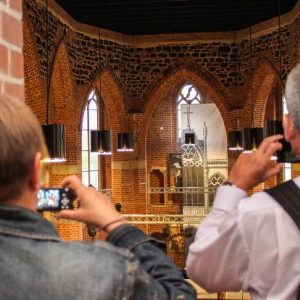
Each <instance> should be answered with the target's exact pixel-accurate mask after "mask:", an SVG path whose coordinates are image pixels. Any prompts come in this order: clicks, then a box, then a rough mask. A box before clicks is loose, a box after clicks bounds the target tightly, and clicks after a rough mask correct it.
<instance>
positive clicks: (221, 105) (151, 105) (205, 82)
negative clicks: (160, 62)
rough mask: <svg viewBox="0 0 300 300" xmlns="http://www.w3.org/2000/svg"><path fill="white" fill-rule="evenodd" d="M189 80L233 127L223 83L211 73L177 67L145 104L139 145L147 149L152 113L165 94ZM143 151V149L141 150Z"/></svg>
mask: <svg viewBox="0 0 300 300" xmlns="http://www.w3.org/2000/svg"><path fill="white" fill-rule="evenodd" d="M187 82H191V83H193V84H194V85H195V86H197V87H198V88H199V89H200V90H201V91H203V92H204V93H205V94H206V95H207V96H208V98H209V99H211V100H212V102H214V103H215V104H216V106H217V107H218V109H219V111H220V113H221V115H222V118H223V121H224V125H225V128H226V131H229V130H230V129H232V128H233V124H232V120H231V118H230V114H229V106H228V101H226V97H225V96H224V93H223V92H222V85H221V84H220V83H219V82H218V81H217V80H216V79H215V78H214V77H213V76H212V75H210V74H209V73H207V72H206V73H200V72H196V71H195V70H194V69H192V68H191V69H190V68H189V69H188V68H186V67H182V68H176V69H174V70H172V72H170V74H169V75H168V76H166V77H165V78H164V79H162V80H161V81H160V83H159V84H158V85H157V88H156V89H155V90H154V91H153V93H152V94H151V95H150V97H149V99H148V101H147V104H146V106H145V110H144V111H145V113H144V123H143V125H142V126H141V128H142V130H143V132H141V134H140V135H141V137H143V139H142V138H141V139H140V140H141V141H140V143H139V147H140V149H145V143H146V137H147V130H148V125H149V122H150V119H151V114H152V113H153V112H154V111H155V110H156V108H157V106H158V105H159V103H160V101H162V98H163V97H164V95H165V94H166V93H167V92H168V91H171V90H177V91H178V90H179V88H180V87H181V86H182V85H183V84H184V83H187ZM141 153H142V151H141Z"/></svg>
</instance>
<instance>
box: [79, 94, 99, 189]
mask: <svg viewBox="0 0 300 300" xmlns="http://www.w3.org/2000/svg"><path fill="white" fill-rule="evenodd" d="M81 125H82V126H81V128H82V130H81V142H82V151H81V161H82V171H81V176H82V181H83V183H84V184H85V185H86V186H89V185H92V186H94V187H95V188H96V189H99V156H98V155H96V154H93V153H91V151H90V149H91V148H90V147H91V145H90V131H91V130H95V129H99V101H98V96H97V94H96V91H95V90H92V91H91V92H90V94H89V95H88V99H87V103H86V105H85V107H84V112H83V118H82V124H81Z"/></svg>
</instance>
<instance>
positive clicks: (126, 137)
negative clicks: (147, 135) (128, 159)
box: [117, 132, 134, 152]
mask: <svg viewBox="0 0 300 300" xmlns="http://www.w3.org/2000/svg"><path fill="white" fill-rule="evenodd" d="M117 151H118V152H132V151H134V150H133V138H132V134H131V133H130V132H124V133H118V149H117Z"/></svg>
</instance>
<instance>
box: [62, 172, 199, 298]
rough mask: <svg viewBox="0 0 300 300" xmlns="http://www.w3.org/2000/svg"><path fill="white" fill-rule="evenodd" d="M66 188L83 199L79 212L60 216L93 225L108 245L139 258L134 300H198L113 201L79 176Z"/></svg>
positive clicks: (66, 183)
mask: <svg viewBox="0 0 300 300" xmlns="http://www.w3.org/2000/svg"><path fill="white" fill-rule="evenodd" d="M63 185H64V186H70V187H72V188H73V189H74V190H75V192H76V194H77V196H78V199H79V204H80V205H79V208H78V209H76V210H65V211H61V212H60V213H59V214H58V216H59V217H63V218H68V219H73V220H78V221H82V222H86V223H89V224H91V225H94V226H96V227H98V228H102V229H104V231H106V232H107V233H108V238H107V241H108V242H109V243H111V244H113V245H115V246H116V247H122V248H127V249H128V250H130V251H131V252H132V253H134V255H135V257H136V258H137V264H136V265H137V267H136V268H134V269H133V270H132V274H131V275H132V280H133V288H132V294H131V298H130V299H136V300H137V299H145V300H147V299H149V300H150V299H160V300H167V299H168V300H171V299H174V300H175V299H196V294H195V291H194V289H193V287H191V286H190V285H189V284H188V283H187V282H186V281H185V280H184V278H183V275H182V272H181V271H179V270H178V269H177V268H176V266H175V265H174V264H173V263H172V262H171V261H170V259H169V258H168V257H167V256H166V255H165V254H164V253H163V252H162V251H161V250H160V249H159V248H158V247H156V245H155V244H156V243H157V242H156V241H155V240H154V239H152V238H150V237H148V236H147V235H145V234H144V233H143V232H142V231H141V230H139V229H138V228H136V227H134V226H131V225H130V224H128V222H127V221H126V220H125V219H123V218H122V216H121V215H120V214H119V212H117V211H116V209H115V207H114V206H113V205H112V204H111V202H110V200H109V199H108V198H107V197H106V195H104V194H103V193H100V192H98V191H96V190H95V189H94V188H93V187H89V188H87V187H85V186H84V185H83V184H82V183H81V180H80V179H79V178H78V177H76V176H69V177H67V178H66V179H65V180H64V182H63Z"/></svg>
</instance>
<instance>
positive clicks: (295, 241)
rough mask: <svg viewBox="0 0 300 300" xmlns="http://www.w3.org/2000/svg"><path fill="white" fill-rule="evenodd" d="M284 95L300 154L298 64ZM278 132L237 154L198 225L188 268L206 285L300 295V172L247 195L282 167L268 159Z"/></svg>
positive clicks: (289, 130) (288, 131)
mask: <svg viewBox="0 0 300 300" xmlns="http://www.w3.org/2000/svg"><path fill="white" fill-rule="evenodd" d="M285 95H286V101H287V107H288V112H289V113H288V114H286V115H284V119H283V127H284V136H285V139H286V140H287V141H288V142H290V143H291V146H292V148H293V150H294V151H295V152H296V154H297V155H298V156H300V65H297V66H296V67H295V68H294V69H293V70H292V71H291V73H290V74H289V75H288V78H287V82H286V91H285ZM281 138H282V136H281V135H276V136H272V137H268V138H266V139H265V140H264V141H263V142H262V144H261V146H260V147H259V148H258V150H257V151H256V152H254V153H252V154H246V153H244V154H241V155H240V156H239V158H238V160H237V161H236V163H235V165H234V166H233V167H232V169H231V172H230V174H229V181H227V182H225V183H224V184H223V185H222V186H220V187H219V188H218V190H217V193H216V197H215V200H214V204H213V209H212V211H211V213H210V214H209V215H208V216H207V218H206V219H205V220H204V221H203V223H202V224H201V225H200V226H199V228H198V231H197V234H196V238H195V241H194V243H193V244H192V245H191V246H190V249H189V254H188V258H187V273H188V275H189V277H190V278H191V279H193V280H194V281H195V282H198V283H199V284H200V285H201V286H202V287H204V288H205V289H206V290H208V291H211V292H221V291H240V290H243V291H248V292H250V293H251V298H252V299H253V300H258V299H259V300H262V299H268V300H271V299H272V300H296V299H300V298H299V295H298V292H299V290H298V289H299V284H300V234H299V229H298V227H297V224H299V222H300V218H299V219H297V218H296V219H295V218H294V216H295V212H296V211H299V208H300V189H299V187H300V177H296V178H295V179H294V180H291V181H287V182H286V183H282V184H280V185H278V186H276V187H275V188H272V189H269V190H265V191H262V192H258V193H254V194H253V195H252V196H251V197H247V193H246V192H247V191H248V190H250V189H252V188H253V187H254V186H256V185H257V184H259V183H261V182H263V181H265V180H266V179H267V178H269V177H270V176H273V175H275V174H278V173H279V172H280V170H281V169H282V164H280V163H274V162H272V160H271V157H272V156H273V155H274V154H275V152H276V151H279V150H280V149H281V148H282V145H281V143H279V142H278V141H279V140H280V139H281ZM287 187H288V188H287ZM278 191H279V192H280V193H279V194H280V197H279V198H278ZM285 191H288V193H285ZM291 191H292V192H291ZM282 197H283V198H282ZM282 199H284V201H282ZM292 202H293V203H295V204H296V205H295V208H297V209H295V210H294V211H292V214H290V213H291V210H290V209H289V210H288V209H287V207H286V206H290V204H291V203H292ZM292 215H293V217H291V216H292ZM299 216H300V215H299ZM298 226H299V225H298ZM297 295H298V296H297ZM297 297H298V298H297Z"/></svg>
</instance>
